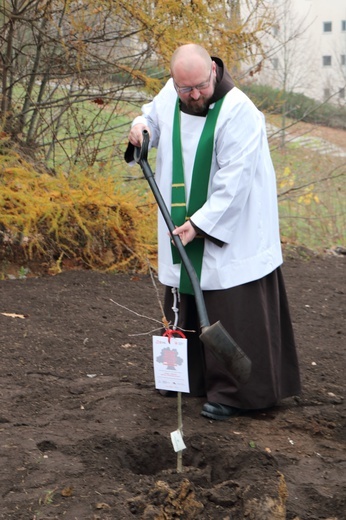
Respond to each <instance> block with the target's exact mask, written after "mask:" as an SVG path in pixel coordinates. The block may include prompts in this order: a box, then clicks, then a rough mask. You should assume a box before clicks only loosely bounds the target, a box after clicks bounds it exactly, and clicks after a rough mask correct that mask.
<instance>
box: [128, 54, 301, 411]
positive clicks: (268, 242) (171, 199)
mask: <svg viewBox="0 0 346 520" xmlns="http://www.w3.org/2000/svg"><path fill="white" fill-rule="evenodd" d="M171 76H172V77H171V79H169V81H168V82H167V83H166V85H165V86H164V87H163V88H162V90H161V91H160V92H159V93H158V95H157V96H156V97H155V98H154V99H153V101H152V102H150V103H148V104H146V105H144V106H143V107H142V115H141V116H138V117H137V118H136V119H135V120H134V121H133V124H132V128H131V131H130V133H129V141H130V143H129V147H128V149H127V151H126V153H125V158H126V160H127V161H128V162H130V161H131V159H132V157H133V146H137V147H139V146H141V143H142V132H143V129H146V130H148V132H149V134H150V146H151V147H157V149H158V153H157V162H156V182H157V184H158V187H159V190H160V192H161V194H162V196H163V198H164V200H165V202H166V204H167V207H168V208H171V214H172V219H173V222H174V223H175V225H176V226H177V227H176V229H175V231H174V234H176V235H179V236H180V238H181V240H182V243H183V245H184V246H185V248H186V251H187V253H188V254H189V256H190V258H191V261H193V263H194V267H195V269H196V272H197V274H198V276H199V278H200V284H201V288H202V290H203V295H204V299H205V303H206V308H207V312H208V317H209V320H210V323H215V322H217V321H218V320H220V321H221V323H222V325H223V326H224V327H225V328H226V330H227V331H228V333H229V334H230V336H231V337H232V338H233V339H234V340H235V341H236V342H237V343H238V345H239V346H240V347H241V349H242V350H243V351H244V352H245V353H246V354H247V356H248V357H249V358H250V359H251V361H252V372H251V376H250V379H249V381H248V382H247V383H246V384H243V385H238V384H237V382H236V381H235V380H234V378H233V377H232V374H230V373H229V372H227V371H226V370H225V369H224V367H223V366H222V365H221V364H220V363H219V362H218V361H217V360H216V359H215V357H214V355H213V353H212V352H210V351H209V349H207V348H205V349H204V348H203V345H202V344H201V342H200V340H199V330H198V327H199V323H198V315H197V311H196V306H195V300H194V297H193V291H192V290H191V286H190V285H189V280H188V279H187V276H186V273H185V271H184V268H182V267H181V264H180V259H179V258H178V257H177V250H176V248H175V247H174V246H172V244H171V239H170V237H169V236H168V232H167V227H166V225H165V223H164V220H163V218H162V216H161V215H159V224H158V226H159V227H158V231H159V234H158V236H159V246H158V247H159V256H158V258H159V280H160V282H161V283H163V284H164V285H165V286H167V288H166V295H165V313H166V317H167V318H168V319H170V320H171V321H173V320H174V317H175V313H174V312H173V309H175V308H176V305H177V304H176V303H175V302H174V300H173V299H174V298H176V299H178V302H179V304H178V309H179V321H178V326H179V327H180V328H182V329H183V330H189V331H191V330H192V331H195V332H188V333H187V338H188V355H189V378H190V389H191V394H192V395H196V396H202V395H206V396H207V402H206V403H205V404H204V405H203V408H202V412H201V413H202V415H203V416H205V417H208V418H211V419H215V420H224V419H228V418H229V417H232V416H235V415H238V414H239V413H242V412H243V411H245V410H256V409H265V408H269V407H272V406H274V405H276V404H278V403H279V402H280V400H281V399H283V398H285V397H288V396H293V395H297V394H299V393H300V377H299V367H298V360H297V353H296V347H295V342H294V335H293V330H292V324H291V319H290V314H289V308H288V303H287V297H286V291H285V287H284V281H283V278H282V273H281V269H280V265H281V264H282V252H281V243H280V235H279V222H278V208H277V193H276V178H275V172H274V168H273V165H272V161H271V158H270V153H269V147H268V142H267V137H266V129H265V121H264V117H263V114H261V113H260V112H259V111H258V110H257V108H256V107H255V106H254V105H253V103H252V102H251V101H250V100H249V98H248V97H247V96H246V95H245V94H244V93H242V92H241V91H240V90H239V89H238V88H236V87H235V86H234V85H233V82H232V80H231V77H230V75H229V73H228V71H227V69H226V67H225V66H224V64H223V62H222V60H220V59H219V58H215V57H213V58H211V57H210V55H209V54H208V52H207V51H206V50H205V49H204V48H203V47H201V46H199V45H195V44H188V45H183V46H181V47H179V48H178V49H177V50H176V51H175V52H174V54H173V56H172V59H171ZM175 312H176V311H175Z"/></svg>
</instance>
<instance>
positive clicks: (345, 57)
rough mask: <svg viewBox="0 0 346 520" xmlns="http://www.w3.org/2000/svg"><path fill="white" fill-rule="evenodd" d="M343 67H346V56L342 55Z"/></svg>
mask: <svg viewBox="0 0 346 520" xmlns="http://www.w3.org/2000/svg"><path fill="white" fill-rule="evenodd" d="M340 61H341V65H343V66H345V65H346V54H341V60H340Z"/></svg>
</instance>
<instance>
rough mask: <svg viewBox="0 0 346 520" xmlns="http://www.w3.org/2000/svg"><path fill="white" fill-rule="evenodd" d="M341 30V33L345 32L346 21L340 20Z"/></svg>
mask: <svg viewBox="0 0 346 520" xmlns="http://www.w3.org/2000/svg"><path fill="white" fill-rule="evenodd" d="M341 30H342V32H346V20H341Z"/></svg>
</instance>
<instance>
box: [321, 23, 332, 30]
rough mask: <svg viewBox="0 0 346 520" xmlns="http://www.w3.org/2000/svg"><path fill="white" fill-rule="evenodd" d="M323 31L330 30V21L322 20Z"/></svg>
mask: <svg viewBox="0 0 346 520" xmlns="http://www.w3.org/2000/svg"><path fill="white" fill-rule="evenodd" d="M323 32H332V22H323Z"/></svg>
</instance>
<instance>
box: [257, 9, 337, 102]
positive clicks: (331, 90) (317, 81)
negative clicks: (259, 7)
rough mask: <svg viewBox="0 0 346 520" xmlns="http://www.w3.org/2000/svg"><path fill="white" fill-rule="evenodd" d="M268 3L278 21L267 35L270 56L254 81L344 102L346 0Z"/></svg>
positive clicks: (265, 38) (267, 47) (316, 97)
mask: <svg viewBox="0 0 346 520" xmlns="http://www.w3.org/2000/svg"><path fill="white" fill-rule="evenodd" d="M268 3H269V4H271V6H272V7H273V8H274V9H275V10H276V15H275V20H276V22H277V26H276V27H274V28H273V31H272V35H271V36H264V38H263V43H264V44H265V47H266V49H267V54H268V56H269V59H267V60H265V62H264V64H263V67H262V70H261V71H260V73H259V74H258V75H256V76H255V77H254V81H257V82H259V83H262V84H263V83H264V84H269V85H271V86H274V87H277V88H285V90H286V91H293V92H301V93H303V94H305V95H307V96H309V97H312V98H315V99H317V100H321V101H322V100H325V99H327V98H330V100H331V101H333V102H336V103H342V104H345V86H346V0H268ZM329 29H331V30H329ZM285 42H286V43H285Z"/></svg>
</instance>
